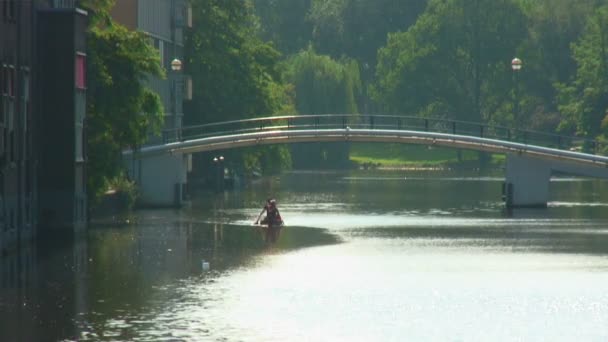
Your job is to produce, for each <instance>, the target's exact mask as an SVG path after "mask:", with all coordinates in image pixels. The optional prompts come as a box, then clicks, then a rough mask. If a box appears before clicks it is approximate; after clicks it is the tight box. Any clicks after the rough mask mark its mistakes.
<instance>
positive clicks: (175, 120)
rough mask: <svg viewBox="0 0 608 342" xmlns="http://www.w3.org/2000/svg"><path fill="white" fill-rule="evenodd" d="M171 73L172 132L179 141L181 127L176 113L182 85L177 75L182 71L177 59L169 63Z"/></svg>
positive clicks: (180, 63)
mask: <svg viewBox="0 0 608 342" xmlns="http://www.w3.org/2000/svg"><path fill="white" fill-rule="evenodd" d="M171 71H172V72H173V131H174V132H175V136H174V138H175V139H176V140H178V141H179V140H181V131H180V128H181V125H180V124H179V118H178V113H177V112H178V108H179V105H178V101H179V97H180V96H179V95H180V93H179V92H178V87H179V85H180V84H181V83H182V82H181V81H180V80H179V73H180V72H181V71H182V61H180V60H179V59H178V58H174V59H173V60H172V61H171Z"/></svg>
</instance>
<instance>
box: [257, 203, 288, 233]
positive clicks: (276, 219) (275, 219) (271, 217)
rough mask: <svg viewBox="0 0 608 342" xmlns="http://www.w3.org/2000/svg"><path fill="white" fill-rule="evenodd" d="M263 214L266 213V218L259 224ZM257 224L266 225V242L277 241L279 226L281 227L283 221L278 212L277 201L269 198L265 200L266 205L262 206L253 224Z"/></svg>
mask: <svg viewBox="0 0 608 342" xmlns="http://www.w3.org/2000/svg"><path fill="white" fill-rule="evenodd" d="M264 212H266V217H265V218H264V219H263V220H262V222H260V218H261V217H262V215H263V214H264ZM258 223H261V224H266V225H268V228H267V231H266V241H267V242H275V241H276V240H277V239H278V237H279V233H280V229H281V225H283V219H282V218H281V213H280V212H279V208H277V201H276V200H275V199H273V198H269V199H268V200H266V205H264V208H262V211H261V212H260V215H258V218H257V220H255V224H258Z"/></svg>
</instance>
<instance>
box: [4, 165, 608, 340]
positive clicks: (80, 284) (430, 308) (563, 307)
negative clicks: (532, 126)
mask: <svg viewBox="0 0 608 342" xmlns="http://www.w3.org/2000/svg"><path fill="white" fill-rule="evenodd" d="M500 181H501V180H500V179H499V178H493V177H471V176H467V177H463V178H460V177H457V176H453V175H449V174H448V175H433V176H431V177H429V176H428V175H426V176H425V175H424V174H405V175H404V174H400V173H396V174H391V175H388V176H387V177H383V176H380V177H378V176H377V175H373V174H360V173H357V174H354V175H352V174H351V175H347V176H344V175H341V174H337V173H324V174H310V173H306V174H295V175H293V176H286V177H282V178H280V179H279V178H277V179H271V180H262V181H261V182H260V183H258V184H254V185H252V186H251V187H250V188H248V189H245V190H243V191H242V192H239V193H232V194H223V195H219V196H211V195H209V194H203V195H201V196H199V197H197V198H196V199H195V201H194V202H193V205H192V208H189V209H183V210H179V211H175V210H150V211H139V212H137V213H136V214H135V217H134V218H133V219H134V221H135V223H134V224H131V225H126V226H115V225H107V224H105V225H97V226H93V227H92V229H91V230H90V231H89V233H88V234H87V236H86V237H83V238H81V239H76V240H75V241H74V242H73V243H64V244H62V246H61V247H56V248H52V249H51V248H47V247H44V248H42V246H38V247H33V246H32V247H29V248H24V249H23V250H22V251H21V252H20V253H17V254H13V255H9V256H6V257H3V258H2V259H0V285H1V286H2V287H1V288H0V340H2V341H45V340H48V341H58V340H95V341H96V340H107V341H117V340H119V341H205V340H220V341H221V340H225V341H310V340H323V341H324V340H329V341H402V340H441V341H445V340H484V341H485V340H552V341H553V340H574V339H581V338H582V339H583V340H606V339H607V338H608V292H607V291H606V289H607V288H608V213H607V211H606V210H605V208H604V207H605V206H608V191H607V190H608V186H607V183H606V182H599V181H591V180H580V179H569V180H568V181H561V180H556V181H555V182H553V183H552V185H551V191H552V193H551V200H552V202H551V203H550V204H549V207H548V208H547V209H542V210H515V211H513V212H506V211H505V210H504V209H503V207H502V204H501V203H500ZM270 195H272V196H275V197H277V198H278V199H279V208H280V210H281V213H282V216H283V218H284V219H285V221H286V223H287V226H286V228H285V229H284V231H283V232H282V234H281V237H280V239H279V241H278V242H277V243H276V244H267V243H265V242H264V239H263V237H262V236H261V235H260V234H259V232H258V231H257V230H256V229H255V226H253V225H252V222H253V221H254V220H255V217H256V216H257V214H258V213H259V208H260V205H261V204H262V203H261V201H263V200H264V199H265V198H267V197H269V196H270ZM203 262H208V263H209V265H210V269H209V270H208V271H207V270H204V269H203V267H202V263H203Z"/></svg>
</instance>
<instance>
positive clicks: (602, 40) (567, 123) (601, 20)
mask: <svg viewBox="0 0 608 342" xmlns="http://www.w3.org/2000/svg"><path fill="white" fill-rule="evenodd" d="M572 51H573V56H574V60H575V61H576V66H577V70H576V77H575V78H574V79H573V80H572V81H571V82H569V83H561V84H558V85H557V89H558V93H559V97H558V100H559V109H560V111H561V112H562V114H563V115H564V116H563V119H562V122H561V124H560V129H561V130H563V131H574V132H576V133H577V134H579V135H581V136H584V137H587V138H596V137H597V136H598V135H600V134H604V135H608V131H607V130H606V128H607V127H606V124H605V123H606V122H607V121H608V119H607V118H606V117H607V112H608V6H603V7H600V8H598V9H597V10H595V12H594V14H593V15H592V16H590V17H589V18H588V20H587V25H586V27H585V30H584V33H583V35H582V36H581V37H580V39H579V40H578V41H577V42H576V43H574V44H573V45H572Z"/></svg>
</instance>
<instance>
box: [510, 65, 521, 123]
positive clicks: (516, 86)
mask: <svg viewBox="0 0 608 342" xmlns="http://www.w3.org/2000/svg"><path fill="white" fill-rule="evenodd" d="M521 67H522V62H521V59H519V58H517V57H515V58H513V60H512V61H511V69H512V70H513V121H515V128H517V129H519V125H520V122H519V79H518V74H519V71H520V70H521Z"/></svg>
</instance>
